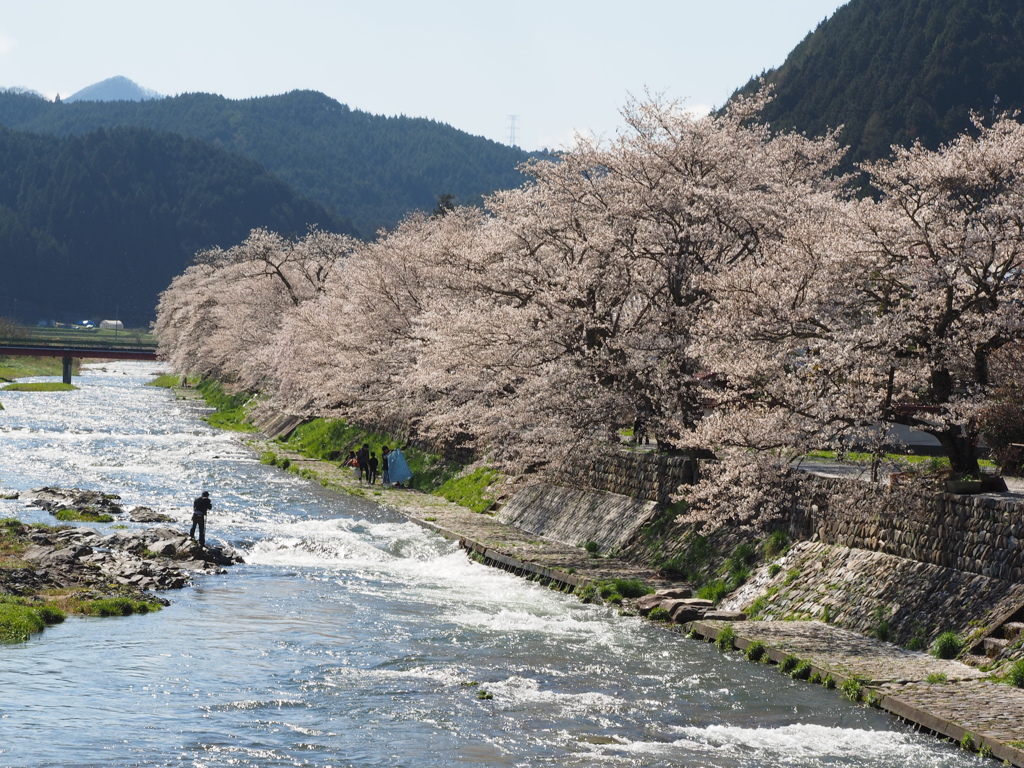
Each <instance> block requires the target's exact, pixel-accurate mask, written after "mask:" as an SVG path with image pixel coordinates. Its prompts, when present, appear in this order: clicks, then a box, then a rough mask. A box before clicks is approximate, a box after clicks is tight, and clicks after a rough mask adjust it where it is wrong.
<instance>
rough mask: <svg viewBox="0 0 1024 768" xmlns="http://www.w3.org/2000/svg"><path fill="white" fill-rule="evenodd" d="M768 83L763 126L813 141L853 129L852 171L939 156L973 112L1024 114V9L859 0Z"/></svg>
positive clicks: (985, 0) (945, 0) (998, 0)
mask: <svg viewBox="0 0 1024 768" xmlns="http://www.w3.org/2000/svg"><path fill="white" fill-rule="evenodd" d="M764 76H765V78H766V79H767V80H768V82H770V83H772V84H774V85H775V89H776V90H775V94H776V98H775V101H774V102H773V103H772V104H771V105H769V107H768V109H767V110H766V112H765V115H764V119H765V120H766V121H767V122H769V123H771V124H772V126H773V127H775V128H777V129H791V128H792V129H796V130H799V131H806V132H807V133H808V134H811V135H818V134H820V133H821V132H822V131H824V130H825V129H826V128H828V127H835V126H838V125H844V126H845V128H844V130H843V134H842V140H843V142H844V143H846V144H848V145H849V146H850V148H851V150H850V156H849V158H848V161H849V162H853V161H859V160H864V159H875V158H879V157H882V156H884V155H886V154H888V151H889V147H890V145H892V144H901V145H907V144H909V143H910V142H911V141H912V140H914V139H916V138H920V139H921V141H922V142H923V143H924V144H925V146H928V147H930V148H935V147H936V146H937V145H938V144H940V143H942V142H945V141H948V140H950V139H951V138H953V137H954V136H955V135H956V134H957V133H959V132H961V131H963V130H964V129H966V128H967V127H968V126H969V124H970V117H969V115H970V111H971V110H975V111H977V112H981V113H984V114H986V115H991V112H992V110H993V108H995V109H996V110H997V111H1002V110H1010V111H1013V110H1017V109H1021V108H1024V3H1021V2H1020V0H851V2H850V3H849V4H847V5H845V6H843V7H842V8H840V9H839V10H837V11H836V12H835V14H833V16H832V17H831V18H830V19H828V20H827V21H825V22H823V23H821V24H820V25H819V26H818V28H817V29H816V30H815V31H814V32H813V33H811V34H810V35H808V36H807V37H806V38H805V39H804V40H803V42H801V43H800V44H799V45H798V46H797V47H796V48H795V49H794V50H793V51H792V53H790V55H789V56H788V57H787V59H786V61H785V63H784V64H783V65H782V66H781V67H779V68H778V69H776V70H772V71H769V72H766V73H765V75H764ZM756 87H757V80H756V79H754V80H752V81H751V82H750V83H748V84H747V85H746V86H745V87H744V89H743V91H744V92H749V91H751V90H753V89H754V88H756Z"/></svg>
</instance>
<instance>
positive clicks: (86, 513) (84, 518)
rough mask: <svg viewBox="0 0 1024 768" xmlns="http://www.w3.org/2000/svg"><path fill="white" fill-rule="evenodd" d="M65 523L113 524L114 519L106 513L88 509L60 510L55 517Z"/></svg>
mask: <svg viewBox="0 0 1024 768" xmlns="http://www.w3.org/2000/svg"><path fill="white" fill-rule="evenodd" d="M53 516H54V517H56V518H57V519H58V520H60V521H61V522H63V523H112V522H114V518H113V517H112V516H110V515H108V514H107V513H106V512H93V511H91V510H88V509H70V508H69V509H58V510H57V511H56V512H55V513H54V515H53Z"/></svg>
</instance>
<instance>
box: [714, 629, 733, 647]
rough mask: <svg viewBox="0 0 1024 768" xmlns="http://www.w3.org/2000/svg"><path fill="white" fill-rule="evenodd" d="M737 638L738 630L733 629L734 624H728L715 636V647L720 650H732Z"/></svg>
mask: <svg viewBox="0 0 1024 768" xmlns="http://www.w3.org/2000/svg"><path fill="white" fill-rule="evenodd" d="M735 639H736V630H735V629H733V627H732V624H727V625H726V626H725V627H723V628H722V631H721V632H719V633H718V637H716V638H715V647H716V648H718V650H720V651H731V650H732V645H733V641H734V640H735Z"/></svg>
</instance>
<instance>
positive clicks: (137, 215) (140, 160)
mask: <svg viewBox="0 0 1024 768" xmlns="http://www.w3.org/2000/svg"><path fill="white" fill-rule="evenodd" d="M314 225H315V226H319V227H322V228H324V229H328V230H332V231H336V232H344V231H346V229H347V227H346V224H345V222H343V221H339V220H338V219H337V218H336V217H334V216H332V215H331V214H329V213H328V212H327V211H326V210H325V209H324V208H323V207H322V206H321V205H319V204H317V203H315V202H313V201H311V200H309V199H305V198H300V197H297V196H296V195H295V193H294V192H293V191H292V190H291V189H290V188H289V187H288V185H286V184H285V183H284V182H282V181H281V180H279V179H277V178H275V177H273V176H271V175H270V174H268V173H267V172H266V171H265V170H264V169H263V168H261V167H260V166H259V165H258V164H256V163H255V162H253V161H251V160H247V159H245V158H242V157H239V156H238V155H234V154H232V153H230V152H226V151H224V150H222V149H218V148H217V147H214V146H213V145H211V144H208V143H205V142H201V141H197V140H194V139H186V138H183V137H181V136H177V135H174V134H168V133H156V132H154V131H151V130H146V129H139V128H117V129H111V130H103V129H100V130H97V131H93V132H91V133H87V134H85V135H81V136H74V137H67V138H57V137H54V136H39V135H35V134H28V133H23V132H17V131H12V130H10V129H6V128H0V275H2V283H0V285H2V288H0V314H3V315H5V316H8V317H17V318H18V319H20V320H23V321H31V322H34V321H36V320H41V319H58V320H70V319H80V318H85V317H91V318H94V319H96V318H115V317H117V318H118V319H121V320H123V321H124V322H125V323H126V324H129V325H143V324H145V323H148V322H149V321H151V320H152V319H153V316H154V311H155V306H156V301H157V296H158V294H159V293H160V291H162V290H163V289H164V288H166V287H167V284H168V283H169V282H170V281H171V279H172V278H173V277H174V276H175V275H177V274H179V273H181V271H182V270H183V269H185V267H186V266H187V265H188V264H189V263H191V261H192V259H193V257H194V256H195V254H196V252H197V251H201V250H204V249H209V248H212V247H216V246H225V247H226V246H230V245H232V244H234V243H237V242H239V241H241V240H244V239H245V238H246V237H247V236H248V235H249V233H250V231H251V230H252V229H254V228H259V227H268V228H271V229H273V230H275V231H277V232H280V233H281V234H283V235H285V236H289V237H294V236H303V235H305V234H306V233H307V231H308V228H309V226H314Z"/></svg>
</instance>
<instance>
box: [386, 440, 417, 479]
mask: <svg viewBox="0 0 1024 768" xmlns="http://www.w3.org/2000/svg"><path fill="white" fill-rule="evenodd" d="M411 479H412V470H411V469H409V464H408V462H407V461H406V460H405V456H404V455H403V454H402V451H401V450H399V449H398V448H395V450H393V451H392V452H391V453H389V454H388V480H390V481H391V482H392V483H401V484H402V485H408V484H409V481H410V480H411Z"/></svg>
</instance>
